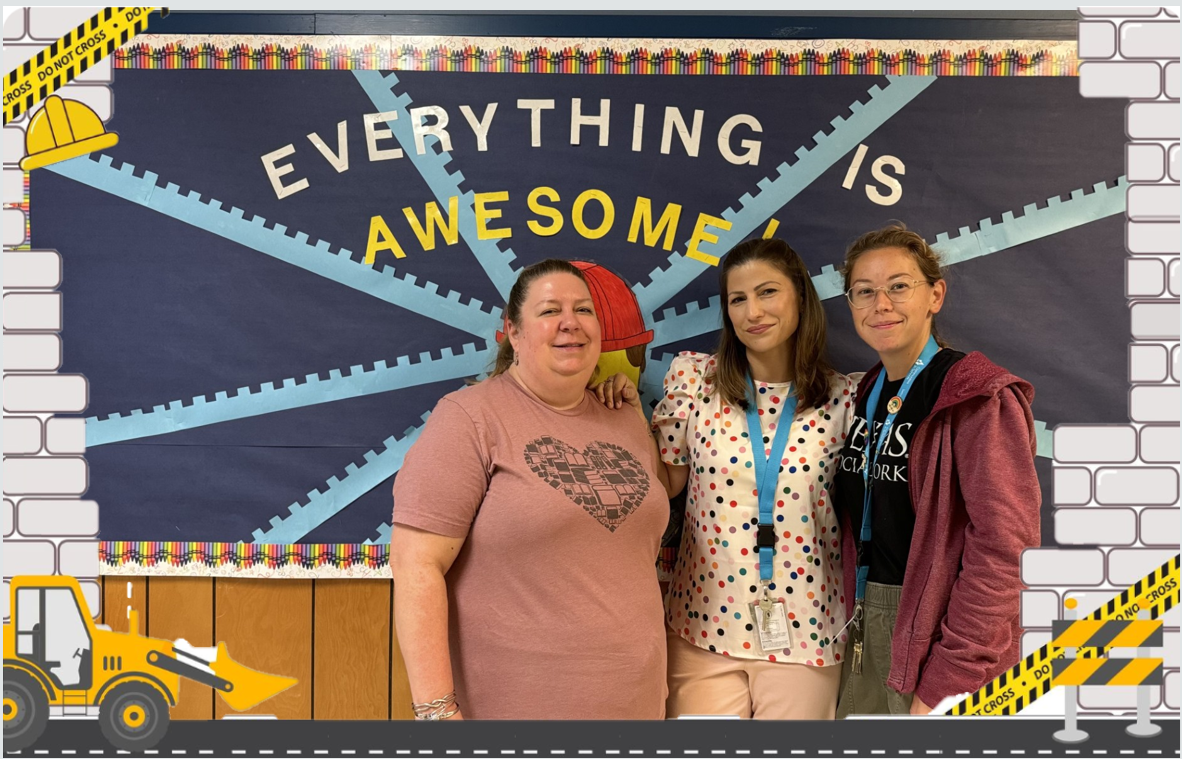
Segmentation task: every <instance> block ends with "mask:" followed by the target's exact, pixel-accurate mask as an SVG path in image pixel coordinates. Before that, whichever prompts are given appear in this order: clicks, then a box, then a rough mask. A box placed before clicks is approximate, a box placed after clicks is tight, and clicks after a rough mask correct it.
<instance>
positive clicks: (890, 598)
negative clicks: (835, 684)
mask: <svg viewBox="0 0 1182 759" xmlns="http://www.w3.org/2000/svg"><path fill="white" fill-rule="evenodd" d="M902 593H903V587H902V586H901V585H880V584H878V583H875V582H868V583H866V599H865V601H864V602H863V605H862V608H863V616H862V621H861V628H862V631H861V639H862V671H861V673H860V674H857V675H855V674H854V672H853V658H854V641H856V640H858V636H859V633H858V632H857V631H854V632H853V634H852V635H851V636H850V641H849V642H848V643H847V644H846V647H845V662H844V663H843V664H842V665H841V686H840V690H839V691H838V699H837V718H838V719H844V718H845V717H847V716H849V715H851V714H910V713H911V694H910V693H900V692H898V691H897V690H895V689H893V688H890V687H888V686H887V684H886V680H887V675H888V674H889V673H890V671H891V635H892V634H894V631H895V617H896V616H897V615H898V612H899V596H901V595H902ZM853 627H854V626H853V625H850V629H851V630H853Z"/></svg>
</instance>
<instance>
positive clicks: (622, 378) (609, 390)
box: [592, 372, 644, 415]
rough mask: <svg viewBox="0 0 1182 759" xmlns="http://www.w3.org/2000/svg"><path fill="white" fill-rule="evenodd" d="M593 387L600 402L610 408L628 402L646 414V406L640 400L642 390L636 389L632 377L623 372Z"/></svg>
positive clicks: (621, 405) (618, 406)
mask: <svg viewBox="0 0 1182 759" xmlns="http://www.w3.org/2000/svg"><path fill="white" fill-rule="evenodd" d="M592 389H593V390H594V391H595V397H596V398H598V399H599V402H600V403H602V404H603V405H604V406H607V407H608V408H622V407H623V406H624V404H628V405H629V406H631V407H633V408H634V409H636V410H637V411H639V412H640V413H641V415H643V414H644V408H643V405H642V404H641V402H640V391H639V390H637V389H636V385H635V384H634V383H633V382H632V378H631V377H629V376H628V375H627V374H624V373H623V372H619V373H617V374H613V375H612V376H611V377H608V378H607V379H606V380H604V381H603V382H600V383H599V384H598V385H596V386H595V387H594V388H592Z"/></svg>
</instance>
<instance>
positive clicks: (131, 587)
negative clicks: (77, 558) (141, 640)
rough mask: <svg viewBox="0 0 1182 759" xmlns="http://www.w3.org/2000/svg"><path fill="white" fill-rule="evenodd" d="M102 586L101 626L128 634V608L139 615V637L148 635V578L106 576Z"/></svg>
mask: <svg viewBox="0 0 1182 759" xmlns="http://www.w3.org/2000/svg"><path fill="white" fill-rule="evenodd" d="M102 584H103V615H102V616H103V618H102V624H104V625H107V626H108V627H110V628H111V629H112V630H114V631H115V632H128V630H129V627H128V624H127V608H128V607H129V606H130V607H131V608H133V609H135V610H136V612H137V613H139V615H140V629H139V633H140V635H148V634H149V633H148V630H149V629H150V628H149V621H148V578H147V577H124V576H122V575H106V576H104V577H103V578H102ZM129 593H130V597H128V596H129Z"/></svg>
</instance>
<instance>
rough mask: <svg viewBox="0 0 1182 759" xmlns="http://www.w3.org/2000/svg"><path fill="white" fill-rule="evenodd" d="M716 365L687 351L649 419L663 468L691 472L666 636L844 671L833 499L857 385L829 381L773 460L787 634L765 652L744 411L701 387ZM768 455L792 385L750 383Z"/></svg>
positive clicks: (778, 574) (841, 378) (776, 592)
mask: <svg viewBox="0 0 1182 759" xmlns="http://www.w3.org/2000/svg"><path fill="white" fill-rule="evenodd" d="M713 368H714V357H713V356H708V355H705V354H702V353H692V352H685V353H682V354H680V355H679V356H677V358H675V359H674V360H673V363H672V364H671V365H670V368H669V373H668V375H666V377H665V394H664V396H663V397H662V399H661V402H660V403H659V404H658V406H657V408H656V411H655V412H654V413H653V428H654V430H656V432H657V433H658V434H659V436H660V440H661V445H660V448H661V458H662V459H663V460H664V461H665V462H667V463H669V464H680V465H683V466H688V467H690V475H689V483H688V485H687V487H688V489H689V492H688V494H687V498H686V510H685V525H684V530H683V533H682V539H681V547H680V549H679V551H678V555H677V561H676V564H675V565H674V570H673V577H672V581H671V583H670V585H669V591H668V593H667V594H666V596H665V618H666V621H667V622H668V624H669V627H670V628H672V629H673V630H674V631H676V632H677V633H678V634H680V635H681V637H683V638H684V639H685V640H687V641H689V642H691V643H693V644H694V645H696V646H698V647H699V648H703V649H706V650H708V651H715V652H718V653H722V654H727V655H730V656H736V657H739V658H743V659H767V660H770V661H786V662H794V663H797V664H807V665H814V666H830V665H833V664H837V663H840V662H841V656H842V654H843V652H844V647H845V644H844V638H845V636H844V635H842V636H841V638H840V639H839V640H838V641H836V642H835V641H834V639H833V636H834V634H835V633H837V632H838V631H840V630H841V629H842V628H843V627H844V626H845V623H846V619H845V601H844V596H843V594H844V590H843V588H842V579H841V537H840V535H839V533H838V526H837V515H836V513H835V512H834V510H833V504H832V500H831V498H830V495H829V487H830V483H831V482H832V481H833V474H834V472H835V471H836V469H835V468H836V463H837V462H836V460H837V456H838V455H839V454H840V452H841V448H842V444H843V443H844V442H845V436H846V431H847V430H848V429H849V426H850V423H851V420H852V419H853V414H854V392H855V390H856V388H857V379H858V376H860V375H855V376H854V377H846V376H845V375H842V374H835V375H834V376H833V379H832V381H831V382H830V391H829V401H828V402H827V403H826V404H825V405H824V406H823V407H822V408H816V409H808V410H806V411H803V412H802V413H799V414H798V415H797V416H796V418H795V419H793V420H791V424H792V429H791V431H790V434H789V437H788V447H787V449H786V450H785V452H784V458H783V460H782V461H781V462H780V476H779V480H778V481H777V483H776V486H777V491H778V492H777V497H776V500H775V504H774V510H773V515H774V517H773V518H774V519H775V525H776V546H775V553H776V558H775V567H774V571H773V576H772V586H771V587H772V596H773V598H776V599H779V600H781V601H783V602H784V604H785V608H786V611H787V613H788V622H789V625H790V627H791V638H792V642H791V645H790V646H789V647H788V648H785V649H782V650H779V651H775V652H764V651H762V650H761V649H760V646H759V634H758V631H756V630H755V629H754V625H753V620H752V618H751V611H750V604H751V603H753V602H755V601H756V600H757V597H758V590H759V552H758V550H757V549H756V546H755V534H756V525H758V523H759V503H758V499H757V494H756V488H755V468H754V464H753V462H752V456H751V449H750V446H749V441H748V436H747V417H746V412H744V411H743V409H742V408H740V407H737V406H732V405H730V404H729V403H725V402H723V401H722V400H721V398H720V397H719V395H718V394H717V393H713V392H712V391H713V388H712V387H711V386H710V385H709V384H708V383H707V382H706V381H705V375H707V374H709V373H711V372H712V370H713ZM755 386H756V391H757V394H758V398H757V407H758V409H759V417H760V421H761V423H762V428H763V429H762V431H761V432H762V438H763V451H764V455H765V456H767V455H770V453H771V443H772V440H773V439H774V437H775V434H776V429H777V425H779V424H782V423H784V422H783V421H782V420H781V416H780V415H781V414H782V413H783V407H784V400H785V395H786V393H787V392H788V391H789V390H790V389H791V386H790V384H789V383H766V382H757V383H755Z"/></svg>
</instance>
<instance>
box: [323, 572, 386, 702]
mask: <svg viewBox="0 0 1182 759" xmlns="http://www.w3.org/2000/svg"><path fill="white" fill-rule="evenodd" d="M314 624H315V630H316V647H315V650H314V651H313V657H314V661H313V667H314V672H315V674H314V676H313V682H314V684H315V699H314V705H315V708H314V710H313V715H312V718H313V719H348V720H354V719H387V718H388V717H389V714H390V581H389V580H385V581H383V580H332V579H326V580H317V581H316V586H315V620H314Z"/></svg>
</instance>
